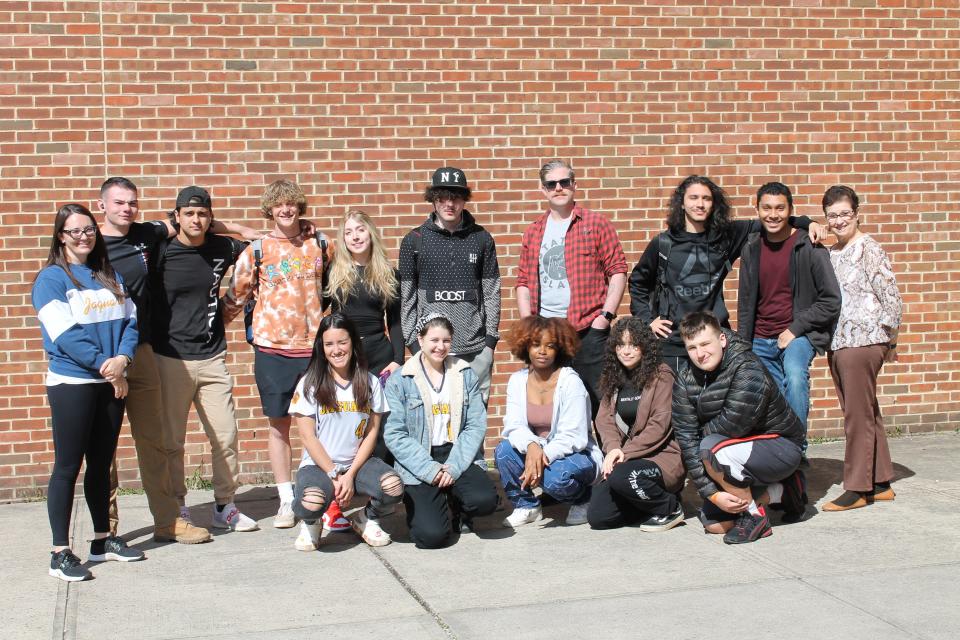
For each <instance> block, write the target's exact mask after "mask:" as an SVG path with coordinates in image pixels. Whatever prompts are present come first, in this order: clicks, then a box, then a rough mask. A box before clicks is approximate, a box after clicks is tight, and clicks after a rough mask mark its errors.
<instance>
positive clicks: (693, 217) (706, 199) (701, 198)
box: [683, 183, 713, 232]
mask: <svg viewBox="0 0 960 640" xmlns="http://www.w3.org/2000/svg"><path fill="white" fill-rule="evenodd" d="M712 211H713V194H712V193H711V192H710V187H708V186H707V185H705V184H697V183H694V184H691V185H690V186H689V187H687V189H686V191H684V192H683V215H684V219H685V220H686V228H687V231H690V232H699V231H703V228H704V226H705V225H706V224H707V219H709V218H710V213H711V212H712Z"/></svg>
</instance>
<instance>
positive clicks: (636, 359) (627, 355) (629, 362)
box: [617, 331, 643, 371]
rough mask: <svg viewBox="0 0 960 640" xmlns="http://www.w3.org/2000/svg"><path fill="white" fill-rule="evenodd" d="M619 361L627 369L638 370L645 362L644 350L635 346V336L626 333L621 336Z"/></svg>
mask: <svg viewBox="0 0 960 640" xmlns="http://www.w3.org/2000/svg"><path fill="white" fill-rule="evenodd" d="M617 360H619V361H620V364H622V365H623V366H624V367H625V368H626V369H629V370H631V371H632V370H633V369H636V368H637V367H638V366H639V365H640V363H641V362H642V361H643V350H642V349H641V348H640V345H638V344H633V336H631V335H630V334H629V333H628V332H626V331H624V332H623V335H622V336H620V342H618V343H617Z"/></svg>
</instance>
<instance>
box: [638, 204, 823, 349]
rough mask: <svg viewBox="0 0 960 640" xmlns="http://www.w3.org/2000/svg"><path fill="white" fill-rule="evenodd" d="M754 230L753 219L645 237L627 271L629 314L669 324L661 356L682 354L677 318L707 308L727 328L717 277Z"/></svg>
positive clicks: (801, 221)
mask: <svg viewBox="0 0 960 640" xmlns="http://www.w3.org/2000/svg"><path fill="white" fill-rule="evenodd" d="M790 224H791V225H793V226H795V227H797V228H800V229H806V228H808V227H809V226H810V218H807V217H806V216H798V217H791V218H790ZM760 228H761V225H760V220H759V219H758V218H755V219H753V220H734V221H732V222H731V223H730V226H729V227H728V229H727V232H726V233H725V234H720V233H718V232H717V231H716V229H710V230H708V231H705V232H703V233H691V232H689V231H679V232H677V231H672V230H668V231H664V232H663V233H661V234H659V235H657V237H655V238H654V239H653V240H651V241H650V244H648V245H647V248H646V249H645V250H644V252H643V255H641V256H640V260H639V262H637V266H636V267H634V268H633V272H632V273H631V274H630V313H631V314H633V315H634V316H636V317H638V318H640V319H641V320H643V321H644V322H645V323H646V324H650V323H651V322H652V321H653V320H654V318H656V317H657V316H660V317H661V318H664V319H666V320H670V321H671V322H673V331H672V332H671V333H670V337H668V338H667V339H666V340H664V342H663V344H662V350H663V355H666V356H680V355H686V349H685V348H684V346H683V340H681V339H680V321H681V320H682V319H683V317H684V316H685V315H687V314H688V313H690V312H691V311H712V312H713V313H714V314H715V315H716V316H717V319H718V320H719V321H720V324H721V326H723V327H726V328H730V314H729V312H728V311H727V304H726V302H725V301H724V299H723V281H724V279H726V277H727V274H728V273H730V270H731V269H732V268H733V267H732V265H733V263H734V262H736V260H737V258H739V257H740V252H741V250H742V249H743V245H744V244H745V243H746V241H747V237H748V236H749V235H750V234H751V233H757V232H759V231H760ZM664 236H667V237H668V238H667V239H668V240H669V244H670V248H669V252H664V251H663V250H662V246H661V245H662V244H666V243H662V242H661V239H662V238H663V237H664ZM661 256H664V257H665V258H666V259H667V263H666V266H665V269H664V280H665V282H662V283H661V282H659V277H658V272H659V268H658V267H659V262H660V260H661V259H663V258H661Z"/></svg>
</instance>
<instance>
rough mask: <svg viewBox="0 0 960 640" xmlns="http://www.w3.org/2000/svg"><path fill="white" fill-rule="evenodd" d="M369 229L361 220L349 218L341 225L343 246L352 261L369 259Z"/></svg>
mask: <svg viewBox="0 0 960 640" xmlns="http://www.w3.org/2000/svg"><path fill="white" fill-rule="evenodd" d="M370 242H371V241H370V229H369V228H368V227H367V225H365V224H364V223H363V221H361V220H357V219H355V218H349V219H348V220H347V221H346V222H345V223H344V225H343V244H344V246H345V247H346V248H347V251H349V252H350V255H352V256H353V257H354V259H358V258H359V259H360V260H361V261H362V262H366V261H367V260H368V259H369V258H370V248H371V244H370Z"/></svg>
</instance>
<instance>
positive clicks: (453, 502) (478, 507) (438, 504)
mask: <svg viewBox="0 0 960 640" xmlns="http://www.w3.org/2000/svg"><path fill="white" fill-rule="evenodd" d="M452 447H453V445H451V444H445V445H443V446H440V447H431V449H430V457H431V458H433V459H434V460H436V461H437V462H446V461H447V457H448V456H449V455H450V449H451V448H452ZM498 502H499V496H497V489H496V487H495V486H494V485H493V481H491V480H490V478H489V477H488V476H487V473H486V472H485V471H484V470H483V469H481V468H480V467H479V466H477V465H475V464H471V465H470V466H469V467H467V470H466V471H464V472H463V473H462V474H461V475H460V477H459V478H457V480H456V482H454V483H453V486H452V487H450V488H448V489H438V488H437V487H435V486H433V485H430V484H424V483H421V484H412V485H407V487H406V488H405V489H404V492H403V504H404V506H405V507H406V510H407V526H408V527H409V528H410V539H411V540H412V541H413V542H414V544H416V545H417V547H418V548H420V549H439V548H440V547H444V546H446V545H447V544H448V543H449V542H450V538H451V535H452V534H453V526H452V520H451V518H450V510H451V509H453V510H454V511H456V512H457V513H458V514H462V516H463V517H464V518H465V519H467V520H470V519H472V518H474V517H477V516H487V515H490V514H491V513H493V512H494V510H496V508H497V503H498Z"/></svg>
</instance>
